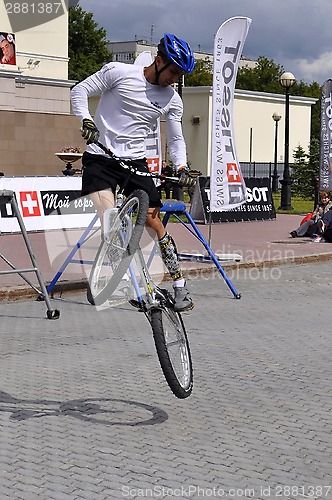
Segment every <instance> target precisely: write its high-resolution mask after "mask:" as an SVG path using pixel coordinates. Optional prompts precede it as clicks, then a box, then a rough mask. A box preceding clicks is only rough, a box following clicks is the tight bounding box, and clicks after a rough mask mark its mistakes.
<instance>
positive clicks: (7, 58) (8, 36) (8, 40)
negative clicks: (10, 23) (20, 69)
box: [0, 31, 16, 65]
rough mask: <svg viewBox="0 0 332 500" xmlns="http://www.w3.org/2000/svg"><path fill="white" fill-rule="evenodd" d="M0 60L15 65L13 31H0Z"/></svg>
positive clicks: (2, 62)
mask: <svg viewBox="0 0 332 500" xmlns="http://www.w3.org/2000/svg"><path fill="white" fill-rule="evenodd" d="M0 62H1V64H12V65H16V45H15V35H14V33H6V32H5V31H0Z"/></svg>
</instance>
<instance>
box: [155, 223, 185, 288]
mask: <svg viewBox="0 0 332 500" xmlns="http://www.w3.org/2000/svg"><path fill="white" fill-rule="evenodd" d="M159 246H160V251H161V257H162V259H163V262H164V264H165V266H166V267H167V270H168V272H169V274H170V275H171V278H172V279H173V280H179V279H181V278H182V277H183V275H182V271H181V268H180V263H179V258H178V253H177V249H176V245H175V242H174V240H173V238H172V236H171V235H170V234H168V233H166V234H165V236H163V237H162V238H161V240H159Z"/></svg>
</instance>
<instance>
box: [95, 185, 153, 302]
mask: <svg viewBox="0 0 332 500" xmlns="http://www.w3.org/2000/svg"><path fill="white" fill-rule="evenodd" d="M148 208H149V197H148V195H147V193H146V192H145V191H142V190H136V191H134V192H133V193H132V194H131V195H130V196H128V198H127V199H126V201H125V202H124V203H123V205H122V206H121V207H120V208H119V212H118V213H117V215H116V217H115V219H114V221H113V222H112V223H111V227H110V231H109V234H107V235H105V236H104V238H103V241H102V243H101V245H100V247H99V249H98V252H97V255H96V258H95V261H94V263H93V266H92V268H91V272H90V277H89V283H88V291H87V299H88V301H89V302H90V303H91V304H94V305H101V304H103V303H104V302H106V300H108V299H109V298H110V297H111V295H112V293H113V292H114V291H115V290H116V288H117V286H118V285H119V283H120V281H121V279H122V278H123V275H124V274H125V272H126V271H127V269H128V267H129V264H130V262H131V260H132V258H133V256H134V254H135V252H136V250H137V248H138V246H139V242H140V239H141V236H142V233H143V230H144V225H145V221H146V217H147V212H148Z"/></svg>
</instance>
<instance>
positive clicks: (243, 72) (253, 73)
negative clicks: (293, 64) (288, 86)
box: [236, 56, 284, 94]
mask: <svg viewBox="0 0 332 500" xmlns="http://www.w3.org/2000/svg"><path fill="white" fill-rule="evenodd" d="M283 72H284V68H283V66H281V65H280V64H277V63H275V62H274V61H273V59H271V60H270V59H268V58H267V57H264V56H261V57H259V58H258V59H257V61H256V65H255V67H253V68H250V67H249V66H243V67H241V68H239V70H238V73H237V79H236V88H237V89H242V90H252V91H256V92H271V93H274V94H282V93H283V90H282V88H281V86H280V83H279V77H280V76H281V75H282V73H283Z"/></svg>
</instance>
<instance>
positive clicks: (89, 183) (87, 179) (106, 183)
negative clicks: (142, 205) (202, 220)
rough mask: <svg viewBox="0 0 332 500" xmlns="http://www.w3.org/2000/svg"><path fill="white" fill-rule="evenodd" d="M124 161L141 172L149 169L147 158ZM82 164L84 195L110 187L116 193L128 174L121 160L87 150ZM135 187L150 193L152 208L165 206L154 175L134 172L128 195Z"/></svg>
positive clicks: (127, 189)
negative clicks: (141, 174) (153, 177)
mask: <svg viewBox="0 0 332 500" xmlns="http://www.w3.org/2000/svg"><path fill="white" fill-rule="evenodd" d="M121 161H122V160H121ZM123 163H125V164H127V165H132V166H133V167H135V168H136V169H137V170H138V171H139V172H148V171H149V170H148V166H147V162H146V160H145V159H143V160H123ZM82 165H83V169H82V196H85V195H87V194H90V193H94V192H96V191H102V190H104V189H110V188H111V189H112V191H113V193H114V192H115V190H116V187H117V186H121V185H122V183H123V181H124V180H125V179H126V177H127V175H128V170H126V169H125V168H123V167H121V165H120V162H119V160H115V159H112V158H107V157H106V156H103V155H96V154H91V153H87V152H85V153H84V154H83V157H82ZM135 189H142V190H143V191H145V192H146V193H147V194H148V195H149V206H150V207H151V208H157V207H162V206H163V204H162V203H161V200H160V195H159V193H158V190H157V188H156V186H155V183H154V181H153V179H152V177H149V176H140V175H136V174H132V175H131V177H130V179H129V182H128V184H127V186H126V188H125V191H124V194H125V195H126V196H128V195H129V194H130V193H132V192H133V191H135Z"/></svg>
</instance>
